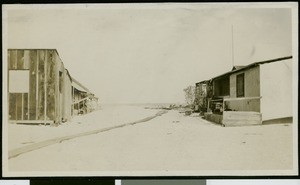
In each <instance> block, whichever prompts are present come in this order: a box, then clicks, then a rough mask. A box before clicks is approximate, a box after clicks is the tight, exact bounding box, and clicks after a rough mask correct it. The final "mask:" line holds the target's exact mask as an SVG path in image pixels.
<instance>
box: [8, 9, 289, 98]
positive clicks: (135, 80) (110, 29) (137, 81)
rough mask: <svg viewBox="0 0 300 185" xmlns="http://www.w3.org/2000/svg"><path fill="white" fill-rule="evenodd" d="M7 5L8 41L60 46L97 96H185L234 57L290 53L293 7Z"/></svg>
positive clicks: (241, 60) (242, 60) (243, 61)
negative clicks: (195, 85) (185, 89)
mask: <svg viewBox="0 0 300 185" xmlns="http://www.w3.org/2000/svg"><path fill="white" fill-rule="evenodd" d="M4 10H5V12H4V15H6V16H4V18H3V23H4V26H5V29H6V30H5V31H6V33H7V35H5V39H6V47H7V48H31V49H33V48H45V49H47V48H51V49H57V51H58V53H59V55H60V57H61V59H62V61H63V63H64V65H65V67H66V68H67V69H68V71H69V72H70V74H71V76H72V77H74V78H75V79H77V80H78V81H79V82H81V83H82V84H83V85H85V86H86V87H87V88H88V89H90V91H92V92H93V93H94V94H95V95H96V96H98V97H99V100H100V103H182V102H184V92H183V89H184V88H185V87H187V86H189V85H194V84H195V83H196V82H199V81H202V80H207V79H210V78H213V77H214V76H217V75H220V74H222V73H225V72H227V71H229V70H231V69H232V66H233V64H234V65H247V64H250V63H252V62H258V61H261V60H268V59H273V58H278V57H284V56H290V55H292V29H293V28H292V21H291V20H292V12H291V9H290V8H278V7H276V8H273V7H271V8H270V7H268V8H257V7H250V6H249V7H247V6H243V7H242V8H240V7H237V6H230V5H224V4H223V5H222V4H217V5H215V6H212V5H209V6H207V5H204V4H159V5H155V4H148V5H147V4H143V5H141V4H127V5H118V4H116V5H103V4H102V5H101V4H100V5H99V4H98V5H55V6H54V5H36V6H32V5H27V6H26V5H22V6H18V5H11V6H9V7H8V8H5V9H4ZM232 48H233V51H234V52H232ZM232 53H233V55H232ZM232 56H234V57H232Z"/></svg>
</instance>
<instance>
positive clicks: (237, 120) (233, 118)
mask: <svg viewBox="0 0 300 185" xmlns="http://www.w3.org/2000/svg"><path fill="white" fill-rule="evenodd" d="M222 124H223V125H224V126H245V125H261V124H262V116H261V113H259V112H248V111H247V112H246V111H224V112H223V121H222Z"/></svg>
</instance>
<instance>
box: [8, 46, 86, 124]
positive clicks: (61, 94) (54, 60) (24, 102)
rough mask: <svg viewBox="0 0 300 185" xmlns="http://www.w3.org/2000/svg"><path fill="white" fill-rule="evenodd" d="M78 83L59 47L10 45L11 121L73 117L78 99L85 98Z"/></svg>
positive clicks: (44, 121) (55, 120)
mask: <svg viewBox="0 0 300 185" xmlns="http://www.w3.org/2000/svg"><path fill="white" fill-rule="evenodd" d="M77 85H78V82H77V81H75V80H74V79H73V78H72V77H71V76H70V74H69V72H68V70H66V69H65V67H64V65H63V62H62V61H61V59H60V57H59V54H58V52H57V50H56V49H9V50H8V110H9V111H8V112H9V116H8V119H9V122H12V123H25V124H53V123H56V124H59V123H61V122H65V121H69V120H71V118H72V116H73V115H75V111H74V109H75V106H74V105H75V104H76V103H74V102H75V100H76V101H77V100H79V101H80V98H85V96H84V95H81V94H80V93H77V91H80V90H79V87H78V86H77ZM85 93H87V92H85ZM78 94H80V98H78V96H79V95H78Z"/></svg>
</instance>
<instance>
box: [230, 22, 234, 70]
mask: <svg viewBox="0 0 300 185" xmlns="http://www.w3.org/2000/svg"><path fill="white" fill-rule="evenodd" d="M231 52H232V53H231V54H232V67H234V42H233V25H231Z"/></svg>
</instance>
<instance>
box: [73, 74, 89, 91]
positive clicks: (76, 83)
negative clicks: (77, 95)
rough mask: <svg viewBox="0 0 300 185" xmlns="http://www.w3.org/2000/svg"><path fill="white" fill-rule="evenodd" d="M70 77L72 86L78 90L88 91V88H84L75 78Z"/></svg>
mask: <svg viewBox="0 0 300 185" xmlns="http://www.w3.org/2000/svg"><path fill="white" fill-rule="evenodd" d="M71 78H72V86H74V87H75V88H76V89H78V90H80V91H85V92H90V90H89V89H88V88H86V87H85V86H83V85H82V84H81V83H80V82H78V81H77V80H76V79H75V78H73V77H71Z"/></svg>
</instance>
